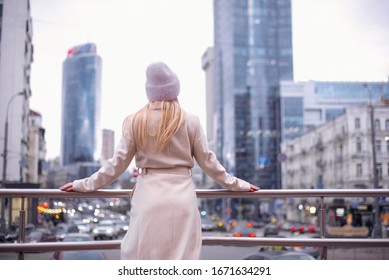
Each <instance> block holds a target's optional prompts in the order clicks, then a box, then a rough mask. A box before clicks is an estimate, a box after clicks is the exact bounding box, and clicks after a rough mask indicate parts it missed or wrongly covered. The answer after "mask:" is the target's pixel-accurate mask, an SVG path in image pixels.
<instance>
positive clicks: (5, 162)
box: [0, 91, 24, 232]
mask: <svg viewBox="0 0 389 280" xmlns="http://www.w3.org/2000/svg"><path fill="white" fill-rule="evenodd" d="M21 95H24V92H23V91H21V92H19V93H17V94H14V95H13V96H12V97H11V99H10V100H9V101H8V104H7V111H6V115H5V126H4V150H3V179H2V187H3V188H5V182H6V180H7V149H8V147H7V145H8V112H9V107H10V105H11V103H12V101H13V100H14V99H15V98H16V97H18V96H21ZM0 230H1V231H3V232H4V231H5V198H4V197H3V198H2V199H1V223H0Z"/></svg>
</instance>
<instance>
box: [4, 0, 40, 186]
mask: <svg viewBox="0 0 389 280" xmlns="http://www.w3.org/2000/svg"><path fill="white" fill-rule="evenodd" d="M32 34H33V32H32V19H31V10H30V1H29V0H2V1H0V147H1V150H2V152H1V153H2V154H4V155H3V157H2V160H1V162H0V167H1V168H0V174H1V178H3V180H5V181H6V182H25V181H26V176H27V173H28V170H27V169H28V168H27V167H28V165H27V161H28V115H29V99H30V97H31V87H30V74H31V64H32V62H33V44H32ZM7 122H8V128H6V123H7ZM6 134H7V135H6ZM6 136H7V137H6ZM6 138H7V140H8V141H7V143H5V140H6ZM5 144H6V145H5ZM4 156H5V157H6V158H4ZM4 166H5V168H4ZM4 169H5V171H4ZM3 173H5V176H4V175H3Z"/></svg>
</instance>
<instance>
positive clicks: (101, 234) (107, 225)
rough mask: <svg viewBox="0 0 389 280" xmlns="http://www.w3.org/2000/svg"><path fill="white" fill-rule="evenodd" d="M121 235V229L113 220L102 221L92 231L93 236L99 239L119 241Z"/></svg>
mask: <svg viewBox="0 0 389 280" xmlns="http://www.w3.org/2000/svg"><path fill="white" fill-rule="evenodd" d="M118 235H119V227H118V226H117V225H116V223H115V222H114V221H112V220H102V221H100V222H99V223H98V224H97V225H96V227H95V228H94V229H93V231H92V236H93V238H94V239H95V240H97V239H106V238H108V239H117V238H118Z"/></svg>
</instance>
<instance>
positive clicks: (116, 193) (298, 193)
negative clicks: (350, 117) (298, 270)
mask: <svg viewBox="0 0 389 280" xmlns="http://www.w3.org/2000/svg"><path fill="white" fill-rule="evenodd" d="M131 193H132V190H108V189H103V190H99V191H96V192H90V193H76V192H73V193H72V192H62V191H59V190H48V189H0V197H8V198H21V205H20V211H19V212H20V215H19V233H20V234H19V240H18V242H17V243H7V244H0V253H1V252H16V253H18V259H24V253H26V252H51V251H59V250H91V249H101V250H106V249H119V248H120V243H121V241H120V240H116V241H98V242H97V241H85V242H46V243H24V240H25V239H24V237H25V236H24V235H25V223H26V210H25V203H26V199H28V198H63V199H67V198H76V197H77V198H80V197H84V198H107V197H110V198H129V197H130V196H131ZM196 194H197V197H198V198H292V197H300V198H302V197H305V198H317V199H319V200H320V207H319V215H318V217H319V220H320V237H321V238H305V239H294V238H269V237H257V238H252V237H248V238H245V237H240V238H236V237H235V238H230V237H211V236H210V237H203V238H202V244H203V245H227V246H256V245H262V246H264V245H265V246H319V247H321V255H320V259H327V248H328V247H332V246H336V247H357V246H358V247H389V238H385V239H382V238H377V239H371V238H327V236H326V228H325V226H326V211H325V203H324V199H325V198H334V197H342V198H345V197H389V190H387V189H363V190H361V189H356V190H354V189H342V190H340V189H321V190H305V189H301V190H296V189H294V190H260V191H257V192H251V193H250V192H231V191H226V190H219V189H197V190H196Z"/></svg>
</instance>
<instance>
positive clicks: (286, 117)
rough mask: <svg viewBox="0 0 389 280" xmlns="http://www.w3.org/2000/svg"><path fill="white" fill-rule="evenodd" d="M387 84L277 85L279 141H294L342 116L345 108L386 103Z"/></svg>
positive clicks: (328, 83) (322, 83) (288, 83)
mask: <svg viewBox="0 0 389 280" xmlns="http://www.w3.org/2000/svg"><path fill="white" fill-rule="evenodd" d="M388 95H389V83H387V82H335V81H333V82H332V81H327V82H319V81H307V82H293V81H281V83H280V111H281V139H282V141H283V140H288V139H293V138H294V137H297V136H299V135H302V134H304V133H305V132H307V131H309V130H310V129H313V128H315V127H316V126H318V125H322V124H324V123H325V122H327V121H329V120H331V119H332V118H334V117H337V116H339V115H341V114H343V113H344V110H345V107H348V106H356V105H360V104H363V103H368V102H370V100H371V101H373V102H377V101H379V100H380V99H381V98H386V99H389V96H388Z"/></svg>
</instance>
